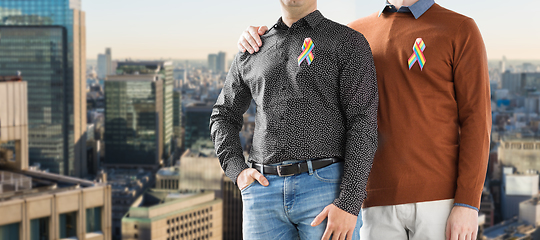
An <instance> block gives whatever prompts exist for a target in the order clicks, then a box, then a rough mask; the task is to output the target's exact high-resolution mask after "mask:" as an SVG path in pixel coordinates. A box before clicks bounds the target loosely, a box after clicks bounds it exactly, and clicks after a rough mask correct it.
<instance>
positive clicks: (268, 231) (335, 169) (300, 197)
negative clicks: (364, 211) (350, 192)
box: [241, 161, 362, 240]
mask: <svg viewBox="0 0 540 240" xmlns="http://www.w3.org/2000/svg"><path fill="white" fill-rule="evenodd" d="M287 163H290V161H289V162H283V163H281V164H287ZM342 175H343V162H339V163H334V164H332V165H330V166H327V167H324V168H320V169H317V170H311V171H310V172H308V173H302V174H298V175H294V176H289V177H280V176H277V175H265V177H266V178H267V179H268V182H269V183H270V185H269V186H267V187H264V186H262V185H261V184H260V183H259V182H257V181H254V182H253V183H252V184H250V185H248V186H247V187H245V188H244V189H242V191H241V192H242V201H243V206H244V207H243V208H244V209H243V224H242V226H243V235H244V240H253V239H260V240H269V239H271V240H274V239H275V240H278V239H283V240H293V239H302V240H304V239H305V240H308V239H309V240H318V239H321V238H322V235H323V233H324V230H325V229H326V222H327V220H324V222H322V223H321V224H319V225H318V226H316V227H312V226H311V222H312V221H313V220H314V219H315V217H316V216H317V215H319V213H321V211H322V210H323V209H324V208H325V207H326V206H328V205H329V204H331V203H332V202H333V201H334V199H336V198H337V197H338V196H339V191H340V189H339V186H340V183H341V177H342ZM361 226H362V215H360V216H358V221H357V223H356V228H355V229H354V233H353V238H352V239H356V240H358V239H360V227H361Z"/></svg>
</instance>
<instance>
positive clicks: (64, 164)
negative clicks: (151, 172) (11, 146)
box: [0, 0, 86, 176]
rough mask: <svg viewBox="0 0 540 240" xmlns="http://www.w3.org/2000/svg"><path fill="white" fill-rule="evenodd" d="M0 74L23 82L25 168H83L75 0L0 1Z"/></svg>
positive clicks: (81, 62)
mask: <svg viewBox="0 0 540 240" xmlns="http://www.w3.org/2000/svg"><path fill="white" fill-rule="evenodd" d="M0 53H1V54H0V75H16V74H18V73H20V74H21V76H22V77H23V78H24V80H25V81H27V82H28V131H29V134H28V135H29V151H30V152H29V160H30V164H31V165H34V164H36V163H38V164H39V165H40V166H41V168H42V169H48V170H49V171H51V172H54V173H59V174H63V175H71V176H84V175H85V168H84V167H82V166H85V165H86V163H85V162H86V137H85V134H86V80H85V72H86V30H85V13H84V12H83V11H81V2H80V0H2V1H0Z"/></svg>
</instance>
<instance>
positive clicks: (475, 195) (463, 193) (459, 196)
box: [454, 187, 482, 209]
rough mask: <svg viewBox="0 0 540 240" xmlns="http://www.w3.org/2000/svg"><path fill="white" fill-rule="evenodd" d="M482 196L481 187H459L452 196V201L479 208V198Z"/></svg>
mask: <svg viewBox="0 0 540 240" xmlns="http://www.w3.org/2000/svg"><path fill="white" fill-rule="evenodd" d="M481 197H482V188H481V187H480V188H478V189H471V188H459V187H458V189H457V190H456V195H455V196H454V203H460V204H466V205H469V206H471V207H475V208H476V209H479V208H480V198H481Z"/></svg>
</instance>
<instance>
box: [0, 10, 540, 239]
mask: <svg viewBox="0 0 540 240" xmlns="http://www.w3.org/2000/svg"><path fill="white" fill-rule="evenodd" d="M437 3H439V4H440V5H442V6H444V7H447V8H450V9H452V10H454V11H457V12H460V13H463V14H465V15H467V16H470V17H472V18H474V19H475V21H476V22H477V24H478V26H479V28H480V29H481V31H482V34H483V37H484V41H485V43H486V48H487V51H488V58H489V74H490V83H491V94H492V111H493V113H492V116H493V129H492V142H491V148H490V149H491V150H490V159H489V160H490V161H489V168H488V172H487V174H486V182H485V187H484V191H483V194H482V203H481V208H480V217H479V222H478V227H479V235H478V239H540V203H539V200H540V195H539V193H540V192H539V182H540V179H539V171H540V129H539V126H540V115H539V114H540V45H539V44H538V43H540V31H538V29H539V27H540V16H539V15H538V14H536V13H535V12H533V11H534V9H535V8H534V7H535V6H534V5H533V4H532V3H531V2H529V1H524V0H516V1H513V2H511V3H509V2H507V1H505V2H503V1H465V0H454V1H450V0H444V1H442V0H441V1H437ZM383 4H384V1H380V0H376V1H369V2H368V1H360V0H333V1H330V0H320V1H319V9H320V10H321V12H322V13H323V14H324V15H325V16H326V17H328V18H330V19H333V20H335V21H337V22H340V23H343V24H347V23H348V22H351V21H353V20H354V19H356V18H359V17H362V16H367V15H369V14H372V13H374V12H377V11H379V10H380V9H381V8H382V6H383ZM280 13H281V12H280V7H279V2H278V1H277V0H274V1H265V2H257V3H254V2H253V1H248V0H234V1H218V0H204V1H184V0H181V1H177V0H160V1H147V0H131V1H128V0H115V1H106V0H84V1H83V0H0V240H12V239H22V240H27V239H32V240H34V239H35V240H46V239H87V240H102V239H103V240H110V239H115V240H116V239H130V240H131V239H160V240H173V239H197V240H200V239H231V240H238V239H242V236H241V231H242V227H241V223H242V201H241V196H240V191H239V190H238V188H237V187H236V186H235V184H234V183H233V182H231V181H230V179H228V178H227V177H224V175H223V172H222V170H221V168H220V165H219V161H218V159H217V157H216V155H215V153H214V149H213V144H212V141H211V139H210V132H209V129H208V125H209V118H210V113H211V111H212V105H213V104H214V102H215V101H216V98H217V96H218V95H219V93H220V91H221V88H222V86H223V83H224V80H225V77H226V75H227V71H228V69H229V66H230V62H231V60H232V58H233V57H234V55H235V54H236V53H237V48H236V42H237V40H238V37H239V36H240V34H241V33H242V31H243V30H245V29H246V27H247V26H249V25H267V26H271V25H273V24H274V23H275V21H276V20H277V19H278V18H279V16H280V15H281V14H280ZM255 112H256V107H255V105H254V104H252V105H251V107H250V108H249V110H248V111H247V112H246V113H245V115H244V126H243V128H242V130H241V132H240V139H241V142H242V147H243V148H244V150H245V154H246V155H247V154H248V152H249V150H250V147H251V141H252V135H253V130H254V124H255V123H254V118H255V117H254V116H255Z"/></svg>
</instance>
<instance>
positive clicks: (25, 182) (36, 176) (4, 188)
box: [0, 169, 100, 202]
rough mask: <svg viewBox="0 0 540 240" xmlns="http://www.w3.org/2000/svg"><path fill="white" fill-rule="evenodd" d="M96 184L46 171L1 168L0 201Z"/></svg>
mask: <svg viewBox="0 0 540 240" xmlns="http://www.w3.org/2000/svg"><path fill="white" fill-rule="evenodd" d="M98 185H100V184H99V183H95V182H92V181H88V180H83V179H78V178H73V177H68V176H62V175H58V174H53V173H48V172H42V171H36V170H6V169H3V170H1V171H0V202H2V201H10V200H14V199H25V198H28V197H33V196H39V195H41V194H43V193H49V194H52V193H60V192H65V191H70V190H73V189H78V188H88V187H94V186H98Z"/></svg>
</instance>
